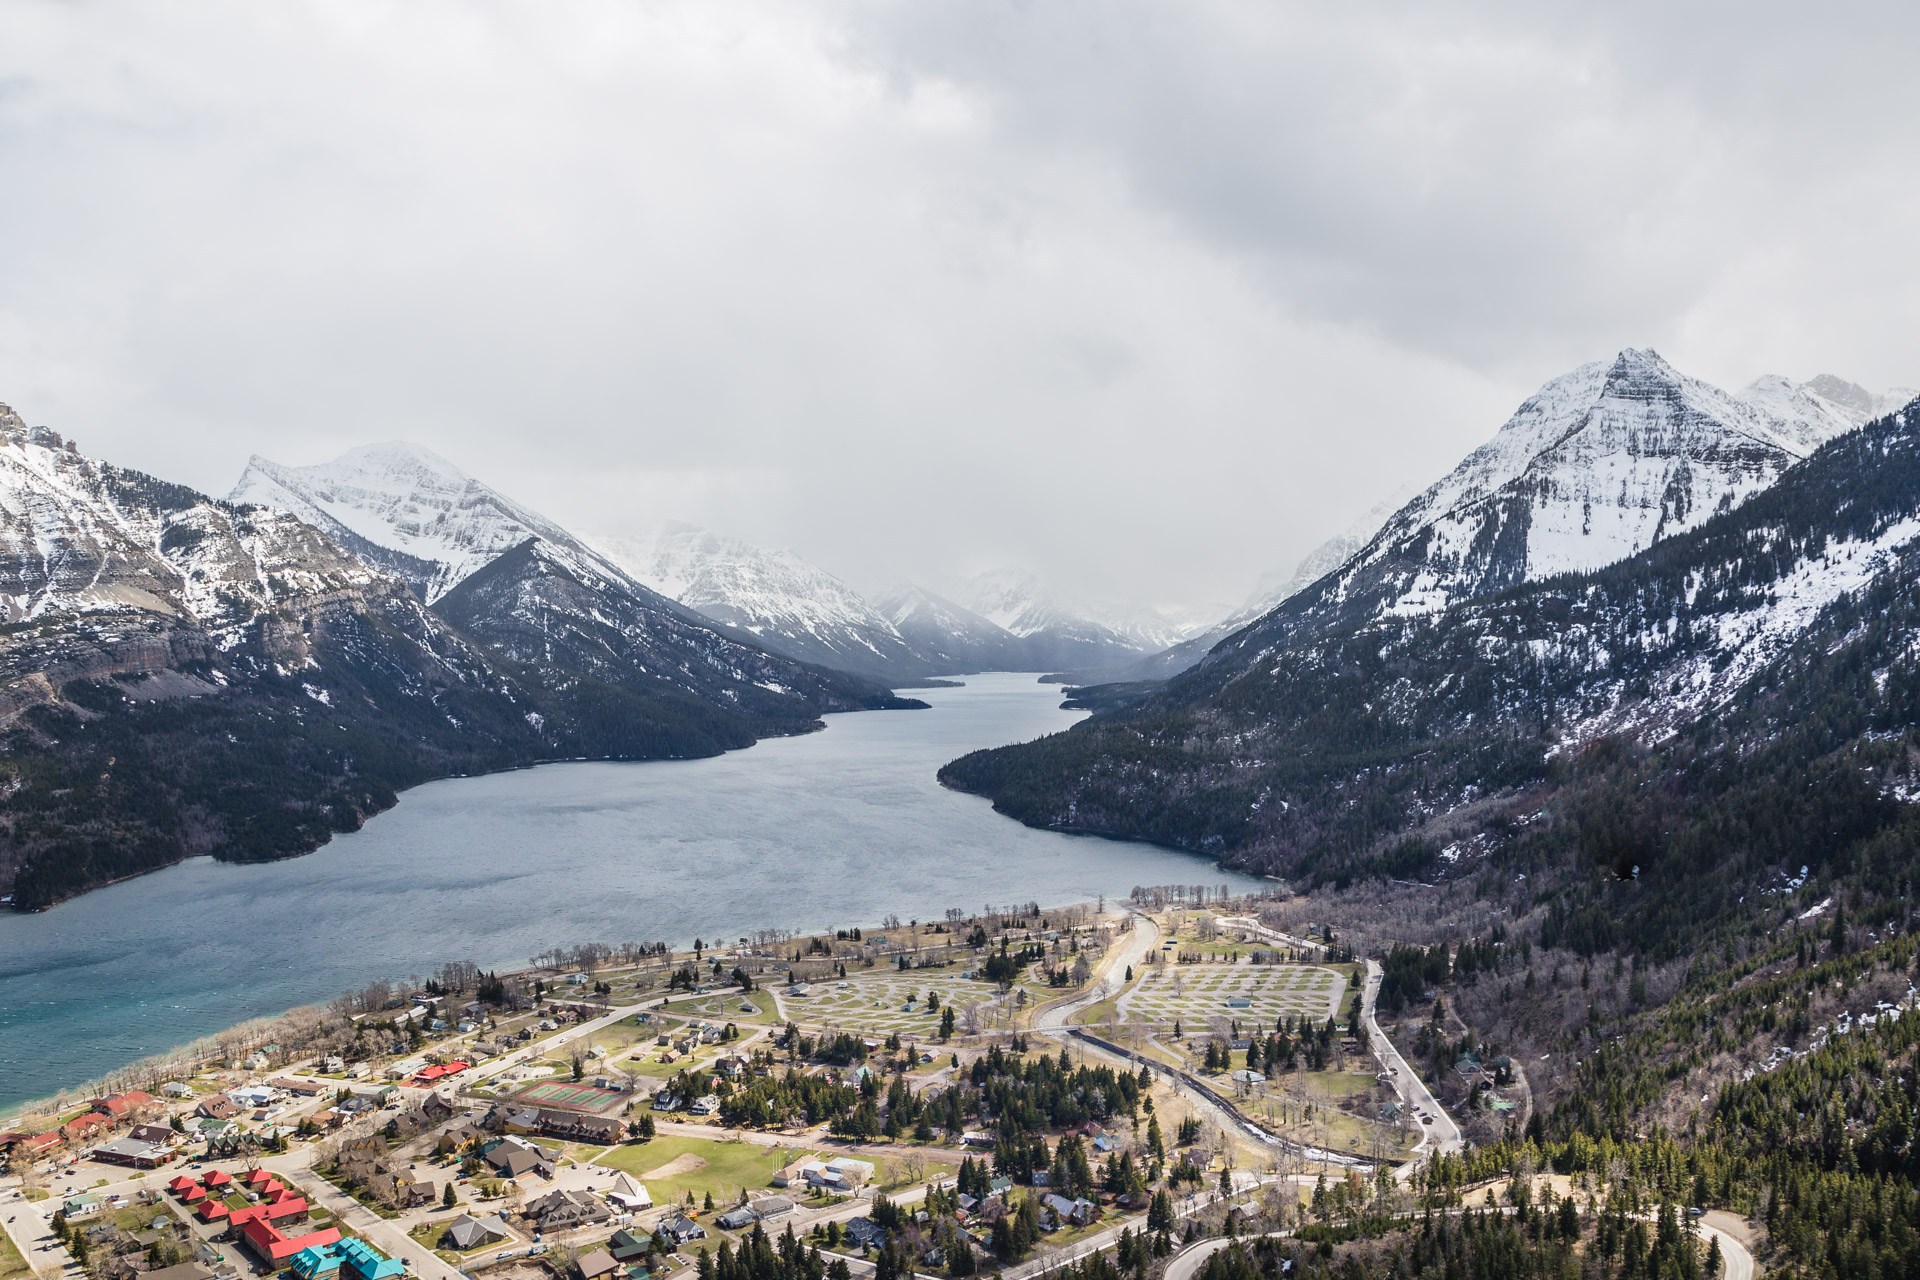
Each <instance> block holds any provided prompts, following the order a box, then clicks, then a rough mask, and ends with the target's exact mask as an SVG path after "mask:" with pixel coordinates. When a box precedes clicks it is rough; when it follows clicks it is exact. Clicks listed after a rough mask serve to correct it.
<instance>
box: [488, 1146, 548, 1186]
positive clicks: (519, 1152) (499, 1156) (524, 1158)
mask: <svg viewBox="0 0 1920 1280" xmlns="http://www.w3.org/2000/svg"><path fill="white" fill-rule="evenodd" d="M486 1159H487V1163H488V1164H490V1165H492V1166H493V1168H494V1170H495V1171H496V1172H498V1173H499V1174H500V1175H501V1176H502V1177H505V1178H518V1177H520V1176H521V1175H523V1174H528V1173H536V1172H538V1171H539V1170H540V1169H541V1168H542V1167H543V1166H545V1165H546V1163H547V1162H546V1161H544V1160H542V1159H541V1158H540V1156H539V1153H538V1152H536V1151H534V1150H532V1149H531V1148H529V1147H509V1146H506V1145H505V1144H502V1145H500V1146H497V1147H495V1148H494V1149H493V1150H492V1151H489V1152H488V1153H487V1157H486Z"/></svg>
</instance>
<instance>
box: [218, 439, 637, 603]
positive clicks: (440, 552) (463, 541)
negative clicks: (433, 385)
mask: <svg viewBox="0 0 1920 1280" xmlns="http://www.w3.org/2000/svg"><path fill="white" fill-rule="evenodd" d="M227 501H229V502H233V503H255V504H258V505H260V506H263V507H272V508H273V509H274V510H276V511H286V512H289V513H291V514H293V515H295V516H298V517H299V518H300V519H302V520H304V521H306V522H307V523H308V524H311V525H313V526H314V527H315V528H317V529H320V530H322V531H324V532H325V533H326V534H327V535H328V536H329V537H331V538H332V539H333V540H334V541H336V542H338V543H339V544H340V545H341V546H343V547H346V548H347V549H348V550H350V551H352V552H353V553H354V554H355V555H357V556H359V557H360V558H361V559H363V560H365V561H367V562H368V563H369V564H374V565H377V566H379V567H380V568H382V569H385V570H387V571H388V572H390V573H393V574H396V575H397V576H399V577H401V578H404V579H406V580H407V581H408V582H409V583H410V584H412V586H413V588H414V590H415V591H417V592H418V593H419V595H420V598H421V599H422V600H423V601H425V602H426V603H427V604H433V603H434V602H435V601H437V600H439V599H440V597H441V596H444V595H445V594H447V592H449V591H451V590H453V588H454V586H455V585H456V584H457V583H458V582H460V580H461V579H463V578H465V577H466V576H467V575H468V574H470V573H473V572H474V571H475V570H477V569H479V568H481V567H482V566H484V565H486V564H488V563H490V562H491V561H493V560H494V559H495V558H497V557H498V556H500V555H501V554H503V553H504V552H506V551H509V550H511V549H512V548H514V547H517V546H519V545H520V544H521V543H523V542H525V541H526V540H527V539H528V538H540V539H543V540H544V541H546V542H547V543H548V544H549V545H550V546H551V547H552V548H553V550H554V554H556V555H558V556H561V557H562V558H564V559H566V560H568V561H569V562H570V563H576V564H577V565H578V566H579V567H581V568H583V569H585V570H586V571H588V572H593V573H598V574H600V575H603V576H609V577H615V578H617V577H622V576H624V575H623V574H622V573H621V571H620V570H619V569H618V568H617V567H615V566H614V565H613V564H611V563H610V562H608V561H606V560H605V558H604V557H602V556H601V555H600V554H599V553H598V552H596V551H594V550H593V549H592V548H590V547H588V546H587V545H586V544H585V543H583V542H582V541H580V539H578V538H577V537H575V536H574V535H573V534H572V533H569V532H568V531H567V530H565V529H563V528H561V527H560V526H559V525H558V524H556V523H555V522H553V521H551V520H549V519H547V518H546V517H545V516H543V515H541V514H540V513H539V512H537V511H534V510H532V509H531V508H529V507H526V506H523V505H522V504H520V503H518V502H515V501H514V500H513V499H511V498H509V497H507V496H506V495H505V494H503V493H501V492H499V491H498V490H496V489H493V488H490V487H489V486H487V485H485V484H482V483H481V482H480V481H478V480H476V479H474V478H473V477H472V476H470V475H468V474H467V473H466V472H464V471H462V470H460V468H458V467H456V466H454V465H453V464H452V463H451V462H448V461H447V460H446V459H445V458H442V457H440V456H439V455H438V454H436V453H434V452H432V451H431V450H429V449H423V448H421V447H420V446H419V445H416V444H407V443H405V442H403V441H392V442H389V443H386V444H372V445H366V446H364V447H362V448H358V449H352V450H349V451H348V452H346V453H344V454H342V455H341V456H339V457H338V458H335V459H334V460H333V461H331V462H323V463H319V464H318V465H315V466H310V467H288V466H282V465H281V464H280V463H277V462H274V461H272V460H270V459H267V458H262V457H260V456H258V455H257V454H256V455H255V456H254V457H252V458H250V459H248V460H247V469H246V470H245V471H244V472H243V473H242V474H241V476H240V481H239V483H238V484H236V485H234V486H233V491H232V492H231V493H229V494H228V495H227Z"/></svg>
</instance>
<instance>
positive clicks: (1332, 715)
mask: <svg viewBox="0 0 1920 1280" xmlns="http://www.w3.org/2000/svg"><path fill="white" fill-rule="evenodd" d="M1917 540H1920V408H1916V407H1909V408H1908V409H1906V410H1903V411H1902V412H1901V413H1899V414H1895V415H1893V416H1890V417H1888V418H1885V419H1882V420H1880V421H1878V422H1875V423H1873V424H1870V425H1869V426H1868V427H1866V428H1864V429H1862V430H1860V431H1858V432H1855V433H1852V434H1849V435H1846V436H1843V437H1841V438H1840V439H1837V440H1835V441H1833V442H1831V443H1829V444H1828V445H1826V446H1824V447H1823V448H1822V449H1821V450H1820V451H1819V452H1817V453H1816V454H1815V455H1814V456H1813V457H1812V458H1810V459H1809V460H1808V461H1807V462H1805V463H1803V464H1802V465H1800V466H1798V467H1795V468H1793V469H1792V470H1790V471H1788V472H1787V473H1786V474H1785V475H1784V476H1783V477H1782V478H1781V479H1780V481H1779V482H1778V483H1777V484H1775V485H1774V486H1773V487H1771V488H1770V489H1768V490H1766V491H1765V492H1763V493H1761V494H1760V495H1758V496H1757V497H1754V498H1752V499H1751V500H1749V501H1747V502H1746V503H1744V504H1743V505H1741V506H1738V507H1736V508H1735V509H1733V510H1732V511H1729V512H1726V513H1724V514H1722V515H1719V516H1717V517H1714V518H1712V519H1710V520H1708V521H1705V522H1704V523H1702V524H1700V525H1699V526H1697V527H1695V528H1694V529H1692V530H1690V531H1688V532H1685V533H1682V534H1679V535H1676V536H1674V537H1672V538H1669V539H1666V540H1663V541H1661V542H1660V543H1658V544H1656V545H1655V546H1653V547H1652V548H1651V549H1649V550H1647V551H1645V552H1642V553H1641V554H1640V555H1638V556H1635V557H1633V558H1631V559H1629V560H1626V561H1623V562H1620V563H1616V564H1614V565H1611V566H1609V567H1607V568H1604V569H1600V570H1597V571H1595V572H1591V573H1588V574H1584V575H1563V576H1559V577H1556V578H1553V579H1551V580H1548V581H1545V582H1534V583H1525V584H1522V585H1520V586H1518V587H1515V588H1513V589H1511V590H1508V591H1505V592H1500V593H1497V594H1494V595H1491V596H1487V597H1484V598H1481V599H1478V600H1471V601H1468V602H1465V603H1462V604H1459V605H1455V606H1453V607H1451V608H1447V609H1443V610H1439V611H1434V612H1428V613H1422V614H1419V615H1416V616H1411V617H1408V616H1400V615H1397V614H1394V613H1385V614H1381V615H1375V616H1371V617H1368V618H1366V619H1365V620H1364V621H1362V622H1360V623H1358V624H1355V625H1350V626H1348V627H1346V628H1344V629H1340V630H1332V631H1321V632H1319V633H1317V634H1315V635H1313V636H1312V637H1311V638H1308V639H1305V640H1298V641H1294V642H1290V641H1289V637H1288V633H1287V632H1286V630H1285V629H1272V630H1268V629H1266V626H1265V624H1262V626H1260V627H1255V628H1252V629H1250V630H1249V631H1248V632H1245V633H1242V634H1241V635H1240V636H1237V637H1236V638H1235V639H1234V641H1233V642H1232V643H1231V644H1229V645H1224V646H1222V648H1221V649H1219V650H1216V652H1215V653H1214V654H1213V655H1212V656H1210V657H1209V659H1208V661H1207V662H1206V663H1205V664H1203V665H1202V666H1201V667H1199V668H1197V669H1195V670H1193V671H1191V672H1189V673H1187V674H1186V675H1184V676H1182V677H1180V678H1178V679H1176V680H1174V681H1173V682H1172V683H1171V684H1169V685H1168V686H1167V687H1166V688H1165V690H1164V691H1162V692H1160V693H1159V694H1157V695H1154V696H1152V697H1149V698H1146V699H1145V700H1143V701H1140V702H1138V703H1136V704H1134V705H1132V706H1129V707H1126V708H1124V709H1121V710H1118V711H1113V712H1108V713H1105V714H1099V715H1096V716H1094V717H1092V718H1090V719H1089V720H1087V721H1085V722H1083V723H1082V724H1081V725H1078V726H1076V727H1075V728H1074V729H1072V730H1070V731H1068V732H1066V733H1064V734H1057V735H1055V736H1053V737H1051V738H1047V739H1042V740H1041V741H1039V742H1036V743H1031V744H1026V745H1023V746H1018V747H1010V748H1003V749H1000V750H996V751H989V752H979V753H975V754H974V755H972V756H968V757H964V758H962V759H961V760H958V761H955V762H954V763H952V764H950V765H948V766H947V768H946V769H944V770H943V771H942V774H941V776H942V780H943V781H945V782H947V783H948V784H949V785H954V786H959V787H962V788H963V789H966V790H972V791H978V792H981V793H983V794H987V795H991V796H992V797H993V798H994V801H995V805H996V807H997V808H1000V809H1001V810H1002V811H1004V812H1007V813H1010V814H1012V815H1013V816H1016V817H1019V818H1021V819H1022V820H1023V821H1027V822H1029V823H1033V824H1036V825H1045V826H1056V827H1071V828H1078V829H1087V830H1093V831H1099V832H1103V833H1107V834H1112V835H1123V836H1134V837H1139V838H1145V839H1151V840H1155V841H1159V842H1162V843H1166V844H1170V845H1175V846H1178V847H1183V848H1189V849H1194V850H1196V851H1202V852H1208V853H1213V854H1216V855H1219V856H1223V857H1225V858H1227V859H1228V860H1229V861H1231V862H1233V863H1234V864H1236V865H1241V866H1246V867H1249V868H1254V869H1258V870H1263V871H1276V872H1281V873H1286V874H1308V875H1351V874H1354V873H1355V872H1354V868H1356V867H1368V866H1372V865H1375V864H1374V863H1372V862H1370V861H1369V859H1372V858H1375V857H1377V856H1379V853H1380V850H1381V848H1382V846H1383V842H1388V841H1391V840H1393V839H1394V838H1396V837H1398V836H1400V835H1401V834H1403V833H1406V832H1409V831H1413V830H1417V829H1418V828H1419V827H1420V826H1421V825H1422V824H1423V823H1426V822H1427V821H1429V820H1430V819H1432V818H1433V817H1434V815H1437V814H1444V813H1447V812H1449V811H1453V810H1456V809H1458V808H1459V807H1460V806H1462V805H1464V804H1467V803H1469V802H1472V801H1474V800H1475V799H1476V798H1479V797H1483V796H1486V795H1488V794H1489V793H1496V792H1500V791H1502V790H1504V789H1510V788H1514V787H1520V786H1542V785H1551V784H1553V783H1554V780H1555V779H1556V778H1558V777H1560V776H1561V772H1562V770H1563V769H1564V767H1565V762H1567V761H1569V760H1572V759H1574V758H1576V757H1577V756H1578V755H1579V753H1581V752H1582V751H1583V750H1584V749H1586V748H1587V747H1588V746H1589V745H1590V744H1593V743H1595V742H1598V741H1603V740H1618V741H1622V742H1626V743H1630V744H1641V748H1640V749H1644V748H1645V746H1646V745H1648V744H1663V743H1664V744H1669V745H1672V744H1679V745H1673V746H1672V749H1673V750H1676V751H1677V750H1680V749H1681V747H1684V748H1685V749H1686V750H1687V751H1690V752H1693V753H1695V755H1694V756H1692V757H1689V759H1694V758H1711V759H1716V760H1721V761H1724V762H1728V763H1731V762H1735V761H1740V760H1745V759H1759V758H1762V757H1766V758H1771V757H1770V756H1769V753H1770V752H1775V751H1777V750H1778V743H1779V741H1780V740H1782V739H1783V738H1785V737H1790V736H1793V735H1796V734H1798V735H1806V734H1815V735H1816V736H1817V735H1826V736H1825V737H1822V738H1821V741H1822V742H1823V743H1825V745H1824V746H1823V747H1821V748H1820V750H1819V751H1816V752H1814V753H1813V755H1811V756H1809V757H1808V758H1810V759H1815V760H1817V759H1820V758H1822V757H1823V754H1826V753H1831V752H1834V751H1840V750H1843V749H1844V750H1849V751H1851V750H1854V749H1855V748H1858V749H1859V750H1861V751H1866V752H1867V753H1868V754H1869V755H1871V754H1872V747H1873V744H1872V741H1870V740H1868V739H1866V738H1862V737H1861V736H1860V735H1861V734H1863V733H1865V732H1866V728H1865V727H1862V728H1860V729H1858V730H1857V731H1852V732H1838V731H1836V730H1835V728H1834V726H1835V725H1836V724H1848V723H1857V724H1858V725H1860V726H1869V725H1878V726H1881V727H1883V728H1889V727H1890V728H1895V729H1898V728H1901V727H1903V726H1906V725H1909V724H1911V723H1914V720H1915V718H1917V717H1920V654H1917V653H1916V651H1915V650H1914V649H1913V647H1912V645H1911V643H1910V639H1909V637H1910V636H1911V634H1912V628H1914V627H1916V626H1920V541H1917ZM1295 634H1297V632H1296V633H1295ZM1842 690H1844V691H1845V698H1846V699H1847V701H1846V703H1845V705H1847V706H1849V707H1851V708H1854V709H1853V710H1850V711H1848V712H1846V713H1845V715H1843V716H1840V717H1839V718H1838V719H1835V718H1834V715H1835V713H1833V712H1830V711H1829V710H1828V709H1827V700H1828V699H1831V698H1832V697H1834V696H1835V695H1836V693H1837V692H1838V691H1842ZM1834 705H1840V704H1834ZM1849 717H1851V718H1849ZM1896 736H1898V735H1897V734H1896ZM1808 750H1812V749H1811V748H1808ZM1876 759H1878V757H1876ZM1906 760H1907V757H1906V755H1905V753H1904V751H1893V752H1891V753H1890V754H1889V756H1888V759H1887V760H1885V761H1882V762H1881V764H1882V765H1884V766H1885V767H1887V768H1890V769H1893V770H1895V771H1896V773H1895V774H1889V775H1886V776H1883V777H1880V778H1879V779H1878V782H1877V783H1874V782H1872V781H1871V780H1870V781H1869V783H1868V785H1869V788H1870V789H1871V787H1872V786H1873V785H1878V786H1880V787H1882V788H1883V789H1890V788H1893V787H1895V786H1896V785H1903V784H1900V783H1899V782H1898V774H1899V771H1903V770H1905V769H1907V768H1909V767H1910V766H1908V765H1907V763H1906ZM1688 767H1689V768H1692V767H1695V766H1693V765H1691V764H1690V765H1689V766H1688ZM1721 767H1723V768H1724V765H1723V766H1721ZM1782 767H1783V768H1784V767H1786V766H1784V765H1783V766H1782ZM1876 767H1878V766H1876ZM1742 768H1744V766H1742ZM1838 768H1839V773H1840V774H1845V775H1846V776H1848V777H1853V778H1855V779H1856V780H1858V779H1859V778H1860V777H1861V774H1860V772H1859V764H1858V762H1857V761H1856V762H1853V763H1850V764H1845V765H1842V766H1838ZM1636 776H1637V775H1636ZM1711 776H1724V775H1711ZM1835 776H1836V777H1837V776H1839V775H1838V774H1836V775H1835ZM1702 785H1703V786H1704V785H1705V784H1702ZM1834 785H1839V784H1838V783H1835V784H1834ZM1851 785H1852V784H1849V786H1851ZM1762 790H1763V791H1764V788H1762ZM1843 790H1844V788H1843ZM1857 790H1858V788H1857V787H1854V788H1853V789H1852V790H1847V791H1846V794H1847V796H1848V797H1854V791H1857ZM1835 794H1838V793H1835ZM1529 803H1535V801H1529ZM1845 803H1846V804H1849V805H1856V806H1857V797H1854V798H1848V799H1846V800H1845ZM1595 847H1596V848H1597V847H1599V846H1595ZM1622 847H1631V848H1638V849H1641V850H1643V851H1644V855H1645V856H1647V857H1649V858H1651V857H1652V856H1654V854H1656V853H1658V852H1659V850H1660V848H1661V847H1662V846H1661V845H1660V843H1659V841H1657V840H1655V841H1654V842H1653V843H1651V844H1648V843H1646V842H1645V840H1644V839H1642V838H1641V837H1637V836H1636V837H1634V838H1633V839H1631V840H1628V841H1627V842H1626V844H1625V845H1623V846H1622ZM1769 847H1772V848H1778V847H1781V846H1779V845H1778V844H1777V843H1772V844H1770V845H1769ZM1596 856H1597V855H1596ZM1630 870H1631V866H1630V865H1627V864H1623V866H1622V872H1623V874H1625V873H1627V872H1629V871H1630Z"/></svg>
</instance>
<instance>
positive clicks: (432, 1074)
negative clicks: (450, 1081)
mask: <svg viewBox="0 0 1920 1280" xmlns="http://www.w3.org/2000/svg"><path fill="white" fill-rule="evenodd" d="M466 1069H467V1064H466V1063H464V1062H443V1063H440V1064H439V1065H437V1066H432V1067H425V1068H422V1069H421V1070H420V1071H419V1072H417V1073H416V1074H415V1075H414V1077H413V1082H414V1083H415V1084H432V1083H434V1082H435V1081H436V1080H445V1079H446V1078H447V1077H448V1076H457V1075H459V1074H460V1073H461V1072H462V1071H465V1070H466Z"/></svg>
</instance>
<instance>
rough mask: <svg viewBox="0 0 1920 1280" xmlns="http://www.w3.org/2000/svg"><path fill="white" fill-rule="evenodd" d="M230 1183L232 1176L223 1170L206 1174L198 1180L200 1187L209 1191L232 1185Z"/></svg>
mask: <svg viewBox="0 0 1920 1280" xmlns="http://www.w3.org/2000/svg"><path fill="white" fill-rule="evenodd" d="M232 1182H233V1175H232V1174H230V1173H228V1172H227V1171H226V1170H225V1169H215V1170H213V1171H212V1172H211V1173H209V1174H207V1176H206V1177H204V1178H202V1179H200V1183H201V1185H202V1186H204V1187H206V1189H207V1190H209V1191H211V1190H213V1189H214V1188H215V1187H225V1186H229V1185H231V1184H232Z"/></svg>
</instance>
